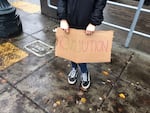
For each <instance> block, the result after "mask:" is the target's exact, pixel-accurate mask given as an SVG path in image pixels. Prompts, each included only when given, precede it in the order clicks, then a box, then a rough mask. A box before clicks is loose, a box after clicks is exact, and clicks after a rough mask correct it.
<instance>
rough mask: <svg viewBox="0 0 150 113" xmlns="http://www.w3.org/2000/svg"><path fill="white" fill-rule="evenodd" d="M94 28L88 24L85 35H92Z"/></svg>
mask: <svg viewBox="0 0 150 113" xmlns="http://www.w3.org/2000/svg"><path fill="white" fill-rule="evenodd" d="M95 28H96V26H95V25H93V24H91V23H89V25H88V26H87V27H86V31H85V33H86V34H87V35H92V34H93V33H94V31H95Z"/></svg>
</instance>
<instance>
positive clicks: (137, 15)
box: [125, 0, 144, 47]
mask: <svg viewBox="0 0 150 113" xmlns="http://www.w3.org/2000/svg"><path fill="white" fill-rule="evenodd" d="M143 4H144V0H140V1H139V4H138V9H137V11H136V13H135V16H134V19H133V22H132V24H131V27H130V31H129V33H128V36H127V39H126V42H125V47H129V44H130V41H131V39H132V35H133V31H134V29H135V26H136V24H137V21H138V18H139V15H140V12H141V8H142V6H143Z"/></svg>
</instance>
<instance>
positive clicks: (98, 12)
mask: <svg viewBox="0 0 150 113" xmlns="http://www.w3.org/2000/svg"><path fill="white" fill-rule="evenodd" d="M106 2H107V0H96V3H95V7H94V10H93V12H92V15H91V20H90V22H91V24H93V25H100V24H101V23H102V21H103V10H104V7H105V6H106Z"/></svg>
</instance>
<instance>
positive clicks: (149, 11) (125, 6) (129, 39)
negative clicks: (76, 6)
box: [47, 0, 150, 47]
mask: <svg viewBox="0 0 150 113" xmlns="http://www.w3.org/2000/svg"><path fill="white" fill-rule="evenodd" d="M47 3H48V6H49V7H50V8H52V9H57V7H56V6H54V5H52V4H51V0H47ZM107 3H108V4H111V5H115V6H119V7H124V8H129V9H135V10H136V13H135V16H134V18H133V21H132V24H131V26H130V29H129V28H126V27H123V26H119V25H116V24H112V23H109V22H105V21H103V22H102V23H103V24H104V25H107V26H111V27H114V28H117V29H121V30H124V31H128V32H129V33H128V36H127V38H126V42H125V47H129V44H130V42H131V39H132V36H133V33H134V34H137V35H141V36H144V37H146V38H150V35H149V34H145V33H143V32H139V31H135V27H136V24H137V21H138V18H139V15H140V12H141V11H143V12H146V13H150V10H148V9H144V8H142V6H143V4H144V0H140V1H139V4H138V7H135V6H132V5H127V4H122V3H117V2H113V1H107Z"/></svg>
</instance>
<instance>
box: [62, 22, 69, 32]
mask: <svg viewBox="0 0 150 113" xmlns="http://www.w3.org/2000/svg"><path fill="white" fill-rule="evenodd" d="M60 28H61V29H63V30H64V31H65V32H66V33H69V24H68V22H67V20H61V21H60Z"/></svg>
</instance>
